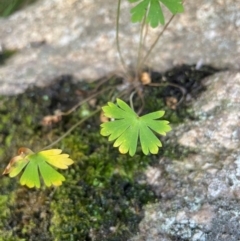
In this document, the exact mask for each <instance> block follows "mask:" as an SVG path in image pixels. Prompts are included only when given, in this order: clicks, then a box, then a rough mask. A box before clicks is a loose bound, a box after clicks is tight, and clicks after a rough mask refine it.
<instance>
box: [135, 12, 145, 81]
mask: <svg viewBox="0 0 240 241" xmlns="http://www.w3.org/2000/svg"><path fill="white" fill-rule="evenodd" d="M146 16H147V12H145V15H144V18H143V20H142V23H141V29H140V40H139V45H138V56H137V67H136V77H137V76H138V75H139V72H140V69H141V66H140V60H141V57H142V49H143V43H144V42H143V41H144V37H143V30H144V27H145V26H146Z"/></svg>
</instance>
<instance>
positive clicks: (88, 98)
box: [59, 87, 112, 116]
mask: <svg viewBox="0 0 240 241" xmlns="http://www.w3.org/2000/svg"><path fill="white" fill-rule="evenodd" d="M110 88H112V87H108V88H106V89H103V90H101V91H98V92H96V93H94V94H92V95H90V96H89V97H87V98H86V99H84V100H82V101H80V102H79V103H77V104H76V105H75V106H73V107H72V108H71V109H70V110H68V111H67V112H60V113H59V115H60V116H66V115H69V114H71V113H72V112H73V111H75V110H76V109H77V108H78V107H79V106H81V105H82V104H84V103H86V102H87V101H89V100H91V99H93V98H94V97H96V96H98V95H100V94H102V93H104V92H105V91H107V90H109V89H110Z"/></svg>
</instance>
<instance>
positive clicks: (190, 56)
mask: <svg viewBox="0 0 240 241" xmlns="http://www.w3.org/2000/svg"><path fill="white" fill-rule="evenodd" d="M239 14H240V5H239V4H238V3H237V1H236V0H225V1H223V0H216V1H206V0H200V1H197V2H196V1H188V2H186V4H185V13H184V14H180V15H178V16H176V17H175V18H174V20H173V22H172V23H171V25H170V27H169V29H168V31H167V32H165V34H164V35H163V38H162V39H161V40H160V41H159V43H158V45H157V47H156V49H155V51H154V53H153V54H152V56H151V58H149V60H148V62H147V64H148V65H149V66H150V67H153V68H154V69H157V70H159V71H163V70H166V69H168V68H171V67H172V66H174V65H176V64H182V63H186V64H192V63H194V64H197V65H201V64H212V65H214V66H216V67H230V68H234V69H239V68H240V57H239V56H240V41H239V39H240V38H239V37H240V15H239ZM115 19H116V6H115V5H114V6H113V5H112V1H111V0H105V1H100V2H98V3H96V1H93V0H82V1H78V0H67V1H66V0H42V1H38V2H36V3H35V4H33V5H31V6H29V7H27V8H25V9H23V10H21V11H19V12H16V13H15V14H13V15H12V16H10V17H8V18H7V19H0V45H1V47H2V48H4V49H12V50H17V51H18V52H17V54H15V55H14V56H13V57H12V58H10V59H9V60H8V61H7V62H6V65H5V66H1V67H0V84H1V87H0V94H14V93H19V92H22V91H23V90H24V89H26V88H27V86H29V85H33V84H36V85H46V84H48V83H49V82H50V81H52V79H54V78H56V77H58V76H60V75H63V74H64V75H69V74H70V75H73V76H74V77H76V78H77V79H90V80H92V79H96V78H99V77H102V76H104V75H106V74H108V73H109V72H112V71H120V70H121V65H120V63H119V59H118V55H117V51H116V46H115V30H114V28H115ZM129 21H130V16H129V4H128V2H127V1H124V2H123V3H122V17H121V34H120V38H121V48H122V52H123V55H124V58H125V61H126V63H127V64H134V63H135V62H136V61H135V60H136V49H137V45H136V43H137V41H138V39H139V36H138V32H139V26H138V25H137V24H129ZM159 31H160V29H154V30H150V33H149V34H150V35H149V38H148V39H147V43H148V44H150V43H151V42H152V41H153V39H154V38H155V37H156V36H157V33H158V32H159Z"/></svg>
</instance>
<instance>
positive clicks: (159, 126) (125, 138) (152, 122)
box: [100, 99, 171, 156]
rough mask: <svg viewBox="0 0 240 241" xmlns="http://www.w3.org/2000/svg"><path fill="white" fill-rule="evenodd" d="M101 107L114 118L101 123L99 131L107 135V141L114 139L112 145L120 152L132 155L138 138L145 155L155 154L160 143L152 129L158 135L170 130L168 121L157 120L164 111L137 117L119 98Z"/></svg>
mask: <svg viewBox="0 0 240 241" xmlns="http://www.w3.org/2000/svg"><path fill="white" fill-rule="evenodd" d="M102 109H103V111H104V115H106V116H109V113H111V118H114V121H110V122H106V123H103V124H101V131H100V133H101V135H103V136H109V138H108V140H109V141H114V140H115V142H114V144H113V146H114V147H118V148H119V151H120V153H122V154H126V153H127V152H129V155H130V156H133V155H134V154H135V153H136V150H137V143H138V139H140V143H141V147H142V151H143V153H144V154H145V155H147V154H148V153H152V154H157V153H158V151H159V147H161V146H162V143H161V141H160V140H159V139H158V138H157V137H156V135H155V134H154V133H153V131H154V132H156V133H158V134H160V135H166V132H169V131H170V130H171V127H170V126H169V122H168V121H166V120H159V118H161V117H162V116H163V115H164V111H156V112H153V113H149V114H146V115H144V116H142V117H139V116H138V115H137V114H136V113H135V112H134V111H133V110H132V109H131V108H130V107H129V106H128V105H127V104H126V103H125V102H124V101H122V100H120V99H117V105H115V104H113V103H111V102H109V103H108V105H107V106H104V107H103V108H102ZM105 110H106V111H107V113H105ZM123 111H124V115H123V114H122V113H123Z"/></svg>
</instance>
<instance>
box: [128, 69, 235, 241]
mask: <svg viewBox="0 0 240 241" xmlns="http://www.w3.org/2000/svg"><path fill="white" fill-rule="evenodd" d="M204 83H205V85H206V87H207V91H205V92H204V93H203V94H202V95H201V97H199V98H198V99H197V100H196V101H195V103H194V105H193V109H194V112H195V114H196V120H191V121H188V122H186V123H184V124H181V125H180V126H177V127H175V128H173V131H172V133H171V134H170V142H172V143H173V144H174V143H175V144H178V145H180V146H181V147H184V148H186V150H187V151H186V153H185V154H183V155H182V156H180V155H179V158H176V159H171V158H169V157H164V156H163V157H162V158H161V159H160V160H159V163H158V164H157V165H156V166H152V167H149V169H148V170H147V172H146V177H147V182H148V183H149V184H151V185H152V187H153V189H154V191H155V193H156V194H157V196H158V197H159V200H158V202H157V203H156V204H151V205H149V206H147V207H146V209H145V218H144V219H143V220H142V222H141V224H140V226H139V228H140V231H139V234H138V235H137V236H135V237H134V238H133V239H132V241H141V240H144V241H158V240H161V241H163V240H164V241H175V240H188V241H219V240H221V241H226V240H228V241H229V240H231V241H237V240H239V239H240V229H239V228H240V225H239V223H240V202H239V200H240V152H239V149H240V135H239V132H240V125H239V123H240V114H239V113H240V98H239V96H240V73H239V72H222V73H218V74H215V75H213V76H211V77H208V78H207V79H205V80H204Z"/></svg>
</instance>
